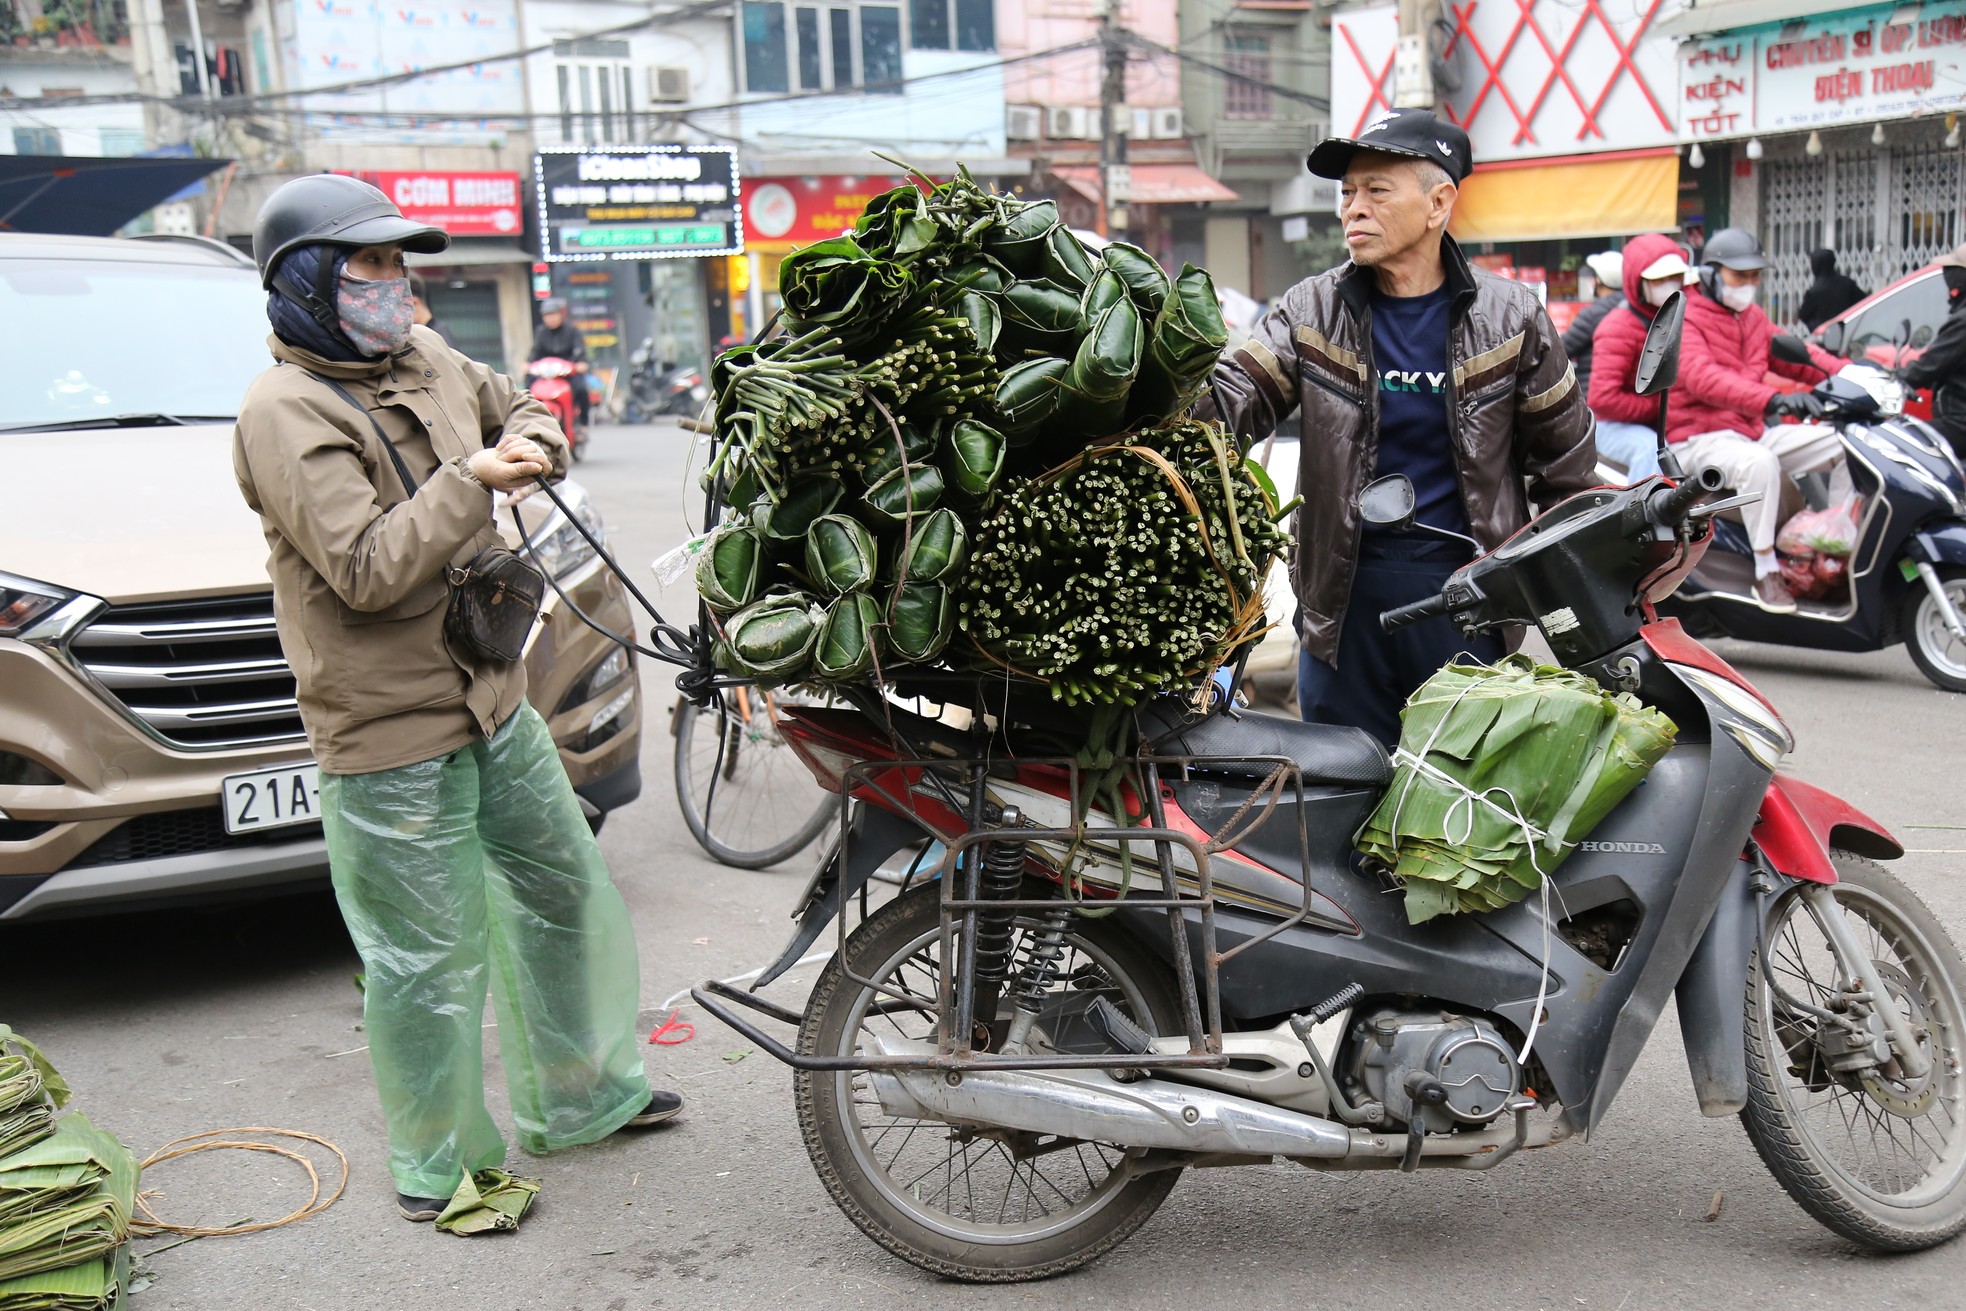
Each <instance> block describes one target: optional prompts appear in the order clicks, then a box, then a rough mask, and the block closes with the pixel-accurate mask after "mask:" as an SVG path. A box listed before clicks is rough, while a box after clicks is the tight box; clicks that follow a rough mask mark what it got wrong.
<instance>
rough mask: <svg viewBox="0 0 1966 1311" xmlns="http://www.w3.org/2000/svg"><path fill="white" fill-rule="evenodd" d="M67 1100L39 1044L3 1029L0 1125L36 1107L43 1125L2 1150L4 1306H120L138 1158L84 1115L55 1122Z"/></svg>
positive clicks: (17, 1310) (97, 1309) (0, 1286)
mask: <svg viewBox="0 0 1966 1311" xmlns="http://www.w3.org/2000/svg"><path fill="white" fill-rule="evenodd" d="M68 1097H69V1091H68V1085H67V1084H65V1083H63V1082H62V1080H61V1078H60V1076H59V1075H57V1074H56V1073H55V1070H54V1067H53V1066H52V1065H51V1064H49V1062H48V1060H47V1058H46V1057H45V1056H43V1055H42V1054H41V1052H40V1050H39V1049H38V1048H36V1047H35V1046H34V1045H33V1044H32V1043H30V1042H28V1041H27V1040H26V1039H24V1038H22V1037H20V1036H19V1035H18V1034H16V1033H14V1032H13V1031H12V1030H11V1029H9V1028H8V1027H7V1026H5V1025H0V1124H4V1123H7V1122H12V1123H14V1124H16V1125H19V1124H21V1123H24V1122H25V1120H26V1118H27V1117H29V1116H30V1115H32V1114H37V1113H38V1116H39V1118H40V1121H41V1125H42V1127H41V1129H40V1130H39V1132H38V1133H36V1134H35V1135H34V1136H33V1137H32V1138H29V1139H26V1140H23V1139H22V1137H21V1136H20V1135H19V1134H16V1135H15V1136H14V1138H13V1140H12V1145H11V1146H8V1147H7V1148H6V1149H5V1150H0V1311H105V1309H107V1308H115V1307H120V1306H121V1305H122V1296H123V1288H124V1286H125V1285H126V1283H127V1282H128V1276H129V1261H128V1256H127V1249H126V1248H125V1246H124V1244H125V1243H127V1242H128V1241H129V1237H130V1218H131V1216H132V1214H133V1213H134V1210H135V1206H136V1188H137V1164H136V1159H135V1158H134V1157H133V1156H131V1155H130V1152H129V1149H128V1148H126V1147H124V1146H123V1145H122V1144H121V1143H119V1142H117V1141H116V1139H115V1138H113V1137H112V1136H110V1135H109V1134H106V1133H104V1132H103V1131H102V1130H100V1129H98V1128H96V1127H95V1126H94V1125H93V1124H91V1123H89V1121H88V1119H87V1118H86V1117H84V1116H82V1115H80V1114H74V1113H71V1114H69V1115H66V1116H63V1117H61V1118H59V1119H55V1118H54V1113H55V1111H56V1110H57V1109H58V1108H59V1107H61V1106H63V1105H65V1104H66V1103H67V1101H68Z"/></svg>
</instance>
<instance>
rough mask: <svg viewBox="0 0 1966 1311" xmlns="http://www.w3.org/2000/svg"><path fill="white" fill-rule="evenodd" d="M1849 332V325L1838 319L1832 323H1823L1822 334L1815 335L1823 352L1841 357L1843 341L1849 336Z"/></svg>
mask: <svg viewBox="0 0 1966 1311" xmlns="http://www.w3.org/2000/svg"><path fill="white" fill-rule="evenodd" d="M1849 331H1850V325H1849V324H1847V323H1845V322H1843V321H1842V320H1841V319H1838V320H1837V321H1836V322H1834V323H1825V324H1824V325H1823V330H1822V332H1821V333H1819V334H1817V335H1818V336H1819V337H1820V339H1821V342H1822V347H1823V349H1824V350H1826V351H1828V352H1829V353H1830V354H1832V355H1841V354H1842V353H1843V339H1844V337H1845V336H1847V335H1848V334H1849Z"/></svg>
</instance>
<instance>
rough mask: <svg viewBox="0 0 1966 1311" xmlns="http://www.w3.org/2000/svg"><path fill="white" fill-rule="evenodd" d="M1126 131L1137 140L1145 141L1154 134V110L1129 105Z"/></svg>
mask: <svg viewBox="0 0 1966 1311" xmlns="http://www.w3.org/2000/svg"><path fill="white" fill-rule="evenodd" d="M1124 131H1125V132H1126V134H1127V135H1128V136H1130V137H1132V138H1133V139H1134V140H1135V141H1145V140H1146V139H1147V138H1148V137H1150V136H1152V135H1153V134H1154V111H1153V110H1151V109H1141V108H1135V107H1133V106H1131V105H1129V106H1127V110H1126V126H1125V128H1124Z"/></svg>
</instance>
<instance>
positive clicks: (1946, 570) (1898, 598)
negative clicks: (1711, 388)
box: [1660, 337, 1966, 692]
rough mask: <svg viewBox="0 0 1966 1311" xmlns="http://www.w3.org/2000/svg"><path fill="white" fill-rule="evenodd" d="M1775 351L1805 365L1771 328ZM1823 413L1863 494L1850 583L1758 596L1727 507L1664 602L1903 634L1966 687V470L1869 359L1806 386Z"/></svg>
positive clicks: (1803, 355)
mask: <svg viewBox="0 0 1966 1311" xmlns="http://www.w3.org/2000/svg"><path fill="white" fill-rule="evenodd" d="M1774 350H1775V353H1777V354H1779V355H1781V357H1782V358H1784V359H1787V360H1789V361H1790V362H1792V363H1801V364H1808V363H1809V356H1808V351H1807V349H1806V348H1804V347H1803V346H1802V345H1801V343H1799V342H1796V341H1794V340H1793V339H1792V338H1787V337H1777V338H1776V339H1775V345H1774ZM1812 394H1813V395H1814V396H1815V397H1816V399H1817V400H1818V401H1819V402H1821V404H1822V406H1823V416H1822V418H1821V420H1820V422H1822V423H1826V424H1829V425H1831V426H1832V427H1834V428H1835V429H1836V431H1837V435H1838V436H1839V437H1841V438H1842V439H1843V448H1844V455H1845V458H1846V459H1847V460H1848V461H1849V468H1850V474H1851V480H1852V482H1853V483H1854V484H1855V486H1856V489H1857V494H1858V495H1859V496H1860V497H1862V498H1863V512H1862V515H1861V518H1860V521H1859V525H1858V529H1859V532H1858V538H1857V544H1856V549H1854V550H1853V551H1852V552H1851V554H1850V558H1849V562H1848V573H1847V578H1848V584H1847V586H1846V587H1845V588H1844V589H1843V590H1842V591H1841V592H1840V593H1837V594H1832V595H1830V596H1828V597H1825V598H1823V599H1821V600H1814V601H1809V600H1804V601H1800V602H1799V603H1798V604H1797V607H1796V610H1795V613H1793V614H1771V613H1770V612H1768V611H1766V610H1764V609H1762V608H1761V607H1760V606H1759V605H1757V604H1755V601H1754V596H1753V589H1754V552H1753V550H1752V548H1751V547H1750V546H1749V544H1748V537H1747V532H1746V530H1745V529H1744V528H1743V527H1742V525H1741V524H1740V523H1739V522H1737V521H1735V520H1734V519H1732V518H1721V519H1719V520H1717V521H1716V522H1715V524H1714V541H1713V547H1712V549H1710V550H1709V551H1708V552H1707V554H1706V557H1705V559H1703V560H1702V561H1701V562H1700V564H1699V566H1698V567H1697V568H1695V569H1694V570H1693V572H1692V574H1691V575H1689V576H1688V578H1687V579H1686V581H1685V583H1683V584H1682V585H1681V586H1680V589H1679V592H1678V594H1677V595H1675V596H1674V597H1673V598H1672V599H1671V600H1669V601H1667V602H1665V603H1663V604H1662V606H1661V607H1660V608H1661V610H1662V611H1663V612H1664V613H1666V614H1672V615H1677V616H1679V617H1680V618H1681V619H1682V620H1684V622H1685V624H1686V627H1687V630H1688V631H1689V632H1692V633H1694V634H1696V635H1698V636H1702V637H1708V636H1715V635H1722V636H1727V637H1738V638H1744V639H1746V640H1748V641H1752V642H1774V643H1779V644H1781V645H1783V646H1803V647H1814V648H1816V649H1818V650H1825V651H1877V650H1881V649H1883V648H1885V647H1888V646H1894V645H1896V644H1897V643H1899V642H1903V643H1904V644H1905V645H1906V646H1907V647H1908V648H1909V649H1910V651H1911V657H1912V660H1913V662H1914V663H1915V664H1917V666H1918V668H1919V670H1920V672H1922V673H1923V674H1924V675H1925V676H1926V677H1927V678H1929V679H1931V680H1932V681H1933V682H1934V683H1936V684H1938V685H1939V686H1940V687H1942V688H1945V689H1946V690H1947V691H1951V692H1966V623H1962V616H1966V470H1962V469H1961V467H1960V464H1959V460H1958V458H1957V457H1956V456H1955V455H1954V454H1953V451H1952V448H1951V446H1950V444H1948V443H1947V441H1946V440H1945V438H1944V437H1942V436H1941V435H1940V434H1939V433H1938V432H1937V431H1936V430H1934V429H1933V428H1932V427H1930V426H1929V425H1927V424H1926V423H1924V422H1923V421H1921V420H1918V419H1914V418H1911V417H1910V416H1908V415H1906V414H1905V413H1904V388H1903V386H1902V385H1901V384H1900V383H1898V382H1897V381H1896V380H1895V379H1894V378H1892V377H1891V376H1890V375H1889V374H1888V373H1886V372H1884V371H1883V370H1882V369H1879V368H1877V367H1875V366H1873V365H1868V364H1853V365H1851V366H1849V367H1847V368H1845V369H1844V370H1842V371H1841V372H1840V373H1838V374H1837V375H1836V376H1835V377H1832V378H1827V379H1825V380H1824V381H1822V382H1820V383H1818V384H1817V385H1816V386H1815V388H1814V389H1813V391H1812Z"/></svg>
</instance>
